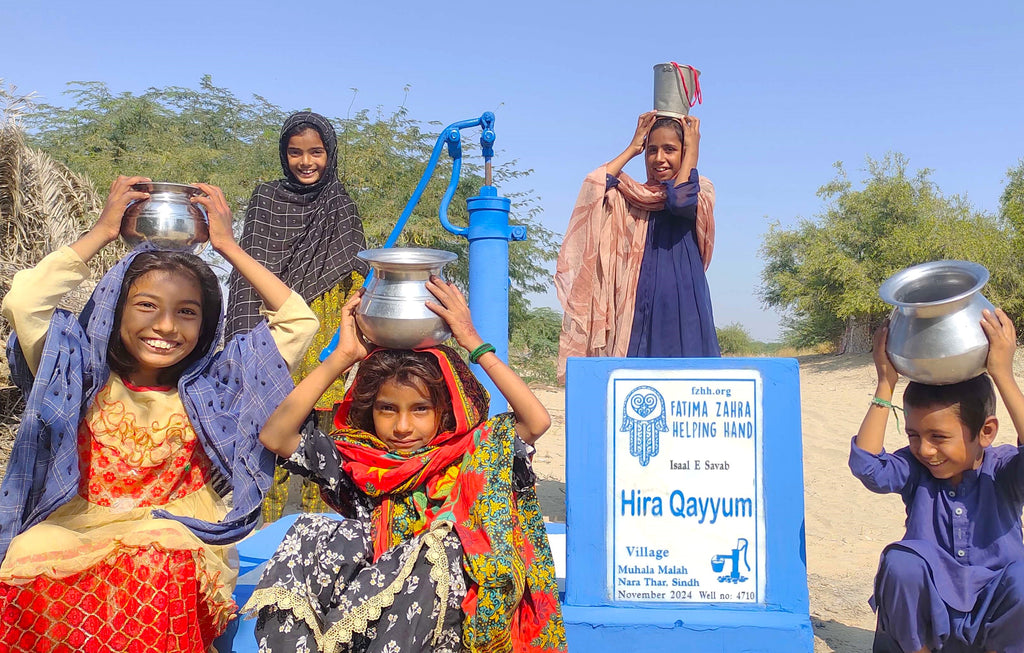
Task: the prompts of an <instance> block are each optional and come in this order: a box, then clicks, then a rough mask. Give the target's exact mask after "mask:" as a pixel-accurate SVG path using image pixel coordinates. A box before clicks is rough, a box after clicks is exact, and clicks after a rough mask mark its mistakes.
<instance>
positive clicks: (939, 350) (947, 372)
mask: <svg viewBox="0 0 1024 653" xmlns="http://www.w3.org/2000/svg"><path fill="white" fill-rule="evenodd" d="M987 282H988V270H986V269H985V267H984V266H982V265H978V264H977V263H971V262H969V261H932V262H930V263H922V264H920V265H914V266H912V267H909V268H906V269H904V270H901V271H899V272H897V273H896V274H894V275H892V276H891V277H889V278H888V279H886V280H885V282H884V283H883V284H882V285H881V287H880V288H879V289H878V294H879V296H880V297H881V298H882V300H883V301H885V302H887V303H889V304H892V305H893V306H895V307H896V308H895V309H894V310H893V312H892V316H891V317H890V318H889V335H888V342H887V343H886V348H885V351H886V353H888V354H889V360H891V361H892V364H893V366H894V367H895V368H896V371H897V372H899V373H900V374H902V375H904V376H906V377H907V378H909V379H911V380H913V381H918V382H920V383H927V384H930V385H947V384H950V383H958V382H960V381H966V380H967V379H970V378H974V377H975V376H978V375H979V374H981V373H982V372H984V371H985V361H986V359H987V358H988V338H986V337H985V332H984V331H983V330H982V328H981V312H982V311H983V310H985V309H988V310H990V311H994V310H995V308H994V307H993V306H992V304H991V303H990V302H989V301H988V300H987V299H985V298H984V297H983V296H982V295H981V289H982V287H984V285H985V284H986V283H987Z"/></svg>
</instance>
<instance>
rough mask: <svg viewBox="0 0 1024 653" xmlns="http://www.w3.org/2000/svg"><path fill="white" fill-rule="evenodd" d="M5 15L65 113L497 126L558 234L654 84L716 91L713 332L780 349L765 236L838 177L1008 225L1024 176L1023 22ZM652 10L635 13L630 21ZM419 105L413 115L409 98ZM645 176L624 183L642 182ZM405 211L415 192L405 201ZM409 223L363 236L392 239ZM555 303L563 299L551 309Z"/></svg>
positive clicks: (901, 9) (517, 5)
mask: <svg viewBox="0 0 1024 653" xmlns="http://www.w3.org/2000/svg"><path fill="white" fill-rule="evenodd" d="M308 6H309V7H310V9H304V8H303V5H302V4H301V3H280V4H279V3H272V2H266V1H263V0H253V1H249V2H244V3H243V2H214V1H208V2H194V1H192V0H185V1H180V2H175V3H173V4H171V3H136V4H131V3H112V2H102V1H97V2H88V3H85V2H66V1H64V0H56V1H51V2H14V1H6V2H2V3H0V78H3V79H4V80H5V82H6V83H7V84H13V85H15V86H16V87H17V89H18V90H19V91H21V92H29V91H35V92H37V93H38V94H39V95H40V96H41V98H42V99H43V100H44V101H47V102H51V103H58V104H59V103H62V102H64V101H65V100H64V98H62V96H61V93H62V91H63V90H64V89H65V84H66V83H67V82H69V81H73V80H78V81H84V80H90V81H103V82H106V83H107V84H108V85H109V86H110V88H111V89H112V90H113V91H115V92H121V91H132V92H140V91H143V90H145V89H146V88H148V87H151V86H156V87H163V86H169V85H180V86H192V87H194V86H196V85H197V83H198V81H199V79H200V77H201V76H202V75H204V74H210V75H212V76H213V81H214V83H215V84H217V85H218V86H223V87H226V88H229V89H230V90H231V91H232V92H234V93H235V94H236V95H238V96H240V97H244V98H248V97H250V96H251V95H252V94H259V95H262V96H264V97H266V98H268V99H269V100H270V101H272V102H274V103H275V104H278V105H281V106H282V107H284V108H286V109H291V108H299V107H307V106H308V107H310V108H312V109H313V110H315V111H318V112H320V113H323V114H326V115H329V116H344V115H346V113H347V112H348V110H349V105H350V104H351V103H352V92H351V90H350V89H352V88H357V89H359V92H358V94H357V96H356V98H355V105H354V106H355V108H365V107H370V108H372V107H378V106H379V107H382V108H383V110H384V111H386V112H387V111H390V110H392V109H394V108H395V107H396V106H398V105H399V104H401V103H402V102H403V98H404V101H405V104H406V106H407V107H408V109H409V111H410V115H411V117H412V118H414V119H417V120H421V121H430V120H436V121H440V122H443V123H448V122H452V121H455V120H461V119H464V118H469V117H474V116H477V115H479V114H480V113H481V112H482V111H485V110H492V111H495V113H496V114H497V124H496V131H497V135H498V142H497V148H498V153H499V156H502V157H505V158H516V159H518V160H519V163H520V165H521V166H522V167H524V168H532V169H533V171H534V172H533V175H531V177H530V178H529V179H528V182H527V186H528V187H530V188H532V189H533V190H534V191H535V192H536V193H537V195H538V196H539V197H540V198H541V204H542V206H543V208H544V214H543V221H544V223H545V224H546V225H547V226H549V227H550V228H551V229H553V230H555V231H558V232H562V231H563V230H564V229H565V225H566V223H567V221H568V217H569V213H570V211H571V209H572V205H573V203H574V201H575V198H576V194H577V191H578V190H579V185H580V182H581V181H582V179H583V177H584V176H585V175H586V174H587V172H589V171H590V170H592V169H594V168H596V167H597V166H598V165H599V164H601V163H603V162H604V161H606V160H608V159H611V158H612V157H614V156H615V155H616V154H618V153H619V152H620V151H621V150H622V149H623V148H624V147H625V146H626V144H627V143H628V142H629V139H630V137H631V136H632V133H633V128H634V126H635V124H636V116H637V115H638V114H639V113H641V112H643V111H645V110H647V109H649V108H651V102H652V100H651V96H652V77H653V73H652V71H651V69H652V66H653V65H654V64H655V63H658V62H662V61H670V60H675V61H678V62H680V63H689V64H692V65H694V66H696V67H697V68H699V69H700V70H701V71H702V73H703V74H702V77H701V82H702V88H703V92H704V104H703V105H701V106H698V107H696V108H695V110H694V115H697V116H698V117H700V118H701V121H702V122H701V132H702V139H701V158H700V170H701V173H702V174H704V175H706V176H708V177H710V178H711V179H712V180H713V181H714V182H715V186H716V190H717V194H718V200H717V206H716V209H715V214H716V219H717V223H718V237H717V242H716V247H715V257H714V261H713V263H712V266H711V270H710V271H709V282H710V284H711V291H712V297H713V299H714V304H715V317H716V322H717V323H718V325H719V326H724V325H725V324H729V323H731V322H740V323H742V324H744V325H745V326H746V327H747V328H748V330H749V331H750V332H751V333H752V334H753V335H754V336H755V337H757V338H759V339H764V340H771V339H773V338H774V337H775V336H776V335H777V331H778V316H777V315H775V314H774V313H772V312H768V311H764V310H763V309H762V308H761V306H760V303H759V301H758V300H757V297H756V294H755V293H756V288H757V286H758V284H759V279H760V277H759V275H760V271H761V267H762V263H761V261H760V260H759V259H758V256H757V249H758V246H759V245H760V242H761V236H762V235H763V233H764V232H765V230H766V229H767V227H768V224H769V223H770V222H771V221H775V220H778V221H780V222H781V223H782V224H783V225H791V224H794V223H795V221H796V220H798V219H800V218H811V217H813V216H814V215H815V214H816V213H818V212H819V211H820V210H821V209H822V203H821V200H820V199H819V198H818V197H817V196H816V195H815V193H816V191H817V189H818V187H819V186H820V185H822V184H823V183H825V182H827V181H828V180H829V179H831V178H832V176H833V169H832V164H833V163H834V162H836V161H843V162H844V163H845V164H846V167H847V170H848V171H849V172H850V173H851V177H852V178H853V179H854V180H855V181H858V180H860V179H861V178H862V177H863V173H862V170H863V168H864V160H865V156H871V157H881V156H883V155H884V154H885V153H886V152H889V151H900V152H903V153H904V154H906V155H907V156H908V157H909V159H910V165H911V167H912V168H913V169H918V168H931V169H933V170H934V173H933V179H934V180H935V181H936V182H937V183H938V185H939V186H940V188H941V189H942V190H943V191H944V192H946V193H947V194H953V193H958V194H961V195H964V196H966V197H967V198H968V200H969V201H970V202H971V203H972V204H974V205H975V206H976V207H978V208H981V209H985V210H989V211H995V210H996V209H997V208H998V200H999V194H1000V193H1001V191H1002V188H1003V185H1004V183H1005V181H1004V176H1005V173H1006V171H1007V169H1008V168H1010V167H1011V166H1013V165H1015V164H1016V163H1017V162H1018V160H1019V159H1020V158H1021V157H1022V156H1024V117H1022V114H1024V76H1022V73H1021V70H1022V64H1021V61H1022V59H1021V49H1020V42H1021V34H1022V33H1024V3H1019V2H999V3H989V2H974V3H963V2H957V3H953V2H927V3H926V2H919V3H918V2H913V3H911V2H894V1H893V2H885V3H882V2H871V1H866V2H856V3H853V2H847V3H840V2H827V1H824V0H822V1H819V2H787V3H773V2H732V3H727V2H719V3H691V2H686V3H683V2H664V3H657V4H654V3H645V4H643V5H640V4H639V3H628V2H605V1H599V2H543V3H542V2H536V1H535V0H520V1H518V2H505V3H494V4H491V5H489V4H488V3H483V2H453V3H447V4H443V5H441V4H438V5H430V4H428V3H423V2H404V1H399V0H396V1H391V2H320V3H310V4H309V5H308ZM630 7H637V8H635V9H634V8H630ZM406 85H409V86H410V87H411V90H410V92H409V94H408V97H405V93H404V92H403V88H404V87H405V86H406ZM639 164H640V161H639V160H637V161H634V162H633V163H632V164H631V165H630V166H629V167H627V171H629V172H631V173H633V174H634V175H637V176H643V173H642V166H641V165H639ZM409 191H410V192H411V191H412V189H411V188H410V189H409ZM395 217H397V216H365V219H388V220H394V218H395ZM536 301H537V302H538V303H541V304H548V305H555V304H556V301H555V299H554V295H553V293H552V294H551V295H550V296H548V297H538V298H536Z"/></svg>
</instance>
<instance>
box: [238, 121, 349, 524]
mask: <svg viewBox="0 0 1024 653" xmlns="http://www.w3.org/2000/svg"><path fill="white" fill-rule="evenodd" d="M279 148H280V156H281V168H282V169H283V170H284V179H279V180H277V181H272V182H269V183H265V184H260V185H259V186H257V187H256V190H254V191H253V194H252V198H251V199H250V200H249V207H248V209H246V212H245V223H244V226H243V228H242V238H241V240H240V241H239V244H240V245H241V246H242V248H243V249H245V251H247V252H248V253H249V254H250V255H251V256H252V257H253V258H255V259H256V260H257V261H259V262H260V263H262V264H263V265H265V266H266V267H267V268H268V269H269V270H270V271H271V272H273V273H274V274H276V275H277V276H278V277H279V278H280V279H281V280H282V281H284V282H285V283H286V284H287V285H288V286H289V287H290V288H291V289H293V290H294V291H295V292H297V293H299V294H300V295H302V298H303V299H305V300H306V303H307V304H309V307H310V308H311V309H313V312H314V313H316V315H317V317H318V318H319V319H320V331H319V332H318V333H317V334H316V336H315V337H314V338H313V343H312V345H311V346H310V348H309V351H308V352H307V353H306V357H305V359H304V360H303V361H302V362H301V363H300V364H299V365H298V367H297V368H296V369H294V370H293V377H294V378H295V382H296V383H298V382H299V381H301V380H302V379H303V378H305V376H306V375H307V374H308V373H309V372H310V371H312V370H313V368H315V367H316V366H317V365H318V364H319V361H318V360H317V355H318V354H319V352H320V350H321V349H323V347H324V346H326V345H327V343H328V342H330V339H331V337H332V336H333V335H334V332H335V331H337V329H338V324H339V322H340V319H341V307H342V306H343V305H344V304H345V302H346V301H347V299H348V297H349V296H350V295H351V293H352V292H354V291H356V290H358V289H359V287H360V286H362V283H363V277H364V275H365V274H366V267H365V263H363V262H362V261H360V260H359V259H358V258H356V253H357V252H359V251H360V250H363V249H365V248H366V238H365V236H364V235H363V223H362V220H361V219H360V218H359V212H358V210H357V209H356V205H355V202H353V201H352V198H351V197H349V196H348V193H346V192H345V187H344V186H343V185H342V183H341V181H339V180H338V171H337V168H338V138H337V136H336V135H335V133H334V128H333V127H332V126H331V123H330V122H328V121H327V119H326V118H324V117H323V116H321V115H319V114H316V113H312V112H309V111H301V112H299V113H296V114H293V115H292V116H291V117H289V118H288V119H287V120H286V121H285V123H284V126H283V127H282V129H281V140H280V144H279ZM260 305H261V302H260V299H259V297H258V296H257V295H256V293H255V291H253V289H252V287H251V286H250V285H249V284H248V283H247V282H246V281H245V279H243V278H242V277H241V276H239V275H238V274H237V273H236V272H233V273H232V274H231V280H230V294H229V297H228V313H227V321H226V335H227V337H228V338H230V337H231V336H232V335H234V334H235V333H238V332H244V331H248V330H250V329H252V327H253V326H254V325H255V324H256V323H257V322H259V321H260V320H261V319H262V316H261V315H260ZM343 396H344V388H343V383H342V381H340V380H339V381H338V382H336V383H335V385H334V386H332V387H331V388H329V389H328V391H327V392H326V393H325V394H324V396H323V398H322V399H321V401H320V402H319V403H318V404H317V411H316V412H317V416H318V417H322V418H323V419H325V420H326V421H327V423H329V420H330V411H331V410H332V409H333V407H334V404H335V403H336V402H340V401H341V399H342V397H343ZM278 477H280V478H278ZM285 482H287V473H286V472H284V471H283V470H281V469H280V468H279V469H278V473H277V474H276V475H275V488H274V489H273V490H272V492H271V494H270V495H268V497H267V500H266V502H265V504H264V511H263V514H264V519H265V520H266V521H273V520H275V519H277V518H278V517H279V516H280V515H281V512H282V510H283V508H284V502H285V499H286V491H285V488H284V487H283V485H282V484H283V483H285ZM302 505H303V509H305V510H308V511H323V510H326V505H324V504H323V503H322V501H321V500H320V498H319V493H318V492H317V491H316V489H315V487H313V488H304V489H303V501H302Z"/></svg>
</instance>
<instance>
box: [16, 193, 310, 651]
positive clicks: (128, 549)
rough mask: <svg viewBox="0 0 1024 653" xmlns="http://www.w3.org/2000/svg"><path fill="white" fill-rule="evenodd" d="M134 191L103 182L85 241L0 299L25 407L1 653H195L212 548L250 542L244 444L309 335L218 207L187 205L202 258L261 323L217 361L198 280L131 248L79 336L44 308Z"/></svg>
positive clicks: (215, 299) (211, 593) (66, 286)
mask: <svg viewBox="0 0 1024 653" xmlns="http://www.w3.org/2000/svg"><path fill="white" fill-rule="evenodd" d="M144 181H149V180H148V179H145V178H143V177H118V179H117V180H116V181H115V182H114V183H113V185H112V187H111V191H110V196H109V197H108V199H107V202H106V204H105V206H104V208H103V212H102V213H101V215H100V217H99V220H98V221H97V223H96V225H95V226H94V227H93V228H92V229H91V230H90V231H89V232H88V233H87V234H85V235H84V236H82V237H81V238H80V239H79V240H78V241H76V242H75V243H73V244H72V245H71V246H70V247H62V248H61V249H59V250H57V251H56V252H54V253H52V254H50V255H49V256H47V257H46V258H44V259H43V260H42V261H40V263H39V264H38V265H37V266H36V267H35V268H33V269H31V270H24V271H21V272H19V273H18V274H16V275H15V276H14V279H13V281H12V284H11V289H10V291H9V292H8V293H7V295H6V296H5V297H4V300H3V315H4V317H5V318H6V319H7V320H9V321H10V322H11V324H12V325H13V327H14V335H13V336H12V337H11V340H10V343H9V345H8V357H9V360H10V364H11V376H12V378H13V379H14V380H15V381H16V382H17V383H18V385H19V386H20V387H21V389H22V391H23V392H24V393H25V395H26V410H25V414H24V416H23V419H22V423H21V427H20V428H19V430H18V435H17V438H16V440H15V443H14V448H13V451H12V453H11V459H10V463H9V465H8V467H7V473H6V476H5V477H4V480H3V484H2V485H0V557H2V564H0V615H2V618H0V641H2V642H4V643H6V644H8V645H11V646H12V648H16V649H17V650H25V651H28V650H39V651H51V650H52V651H59V650H68V651H82V650H118V651H128V650H130V651H154V652H156V651H161V652H163V651H175V652H178V651H188V652H195V653H199V652H201V651H207V650H208V649H209V647H210V646H211V644H212V642H213V640H214V639H215V638H216V637H217V636H218V635H219V634H220V633H222V632H223V631H224V629H225V628H226V626H227V623H228V621H229V619H231V618H232V615H233V612H234V610H235V605H234V602H233V601H232V598H231V593H232V590H233V588H234V584H235V577H236V573H237V572H236V566H235V565H234V564H233V563H232V558H233V556H234V553H233V547H230V546H229V545H230V543H232V542H234V541H237V540H238V539H241V538H242V537H244V536H245V535H246V534H247V533H248V532H249V531H250V530H251V529H252V528H253V527H254V526H255V525H256V522H257V520H258V517H259V506H260V500H261V498H262V493H263V491H264V490H265V488H266V487H267V486H268V485H269V483H270V478H271V476H270V475H271V472H272V469H273V456H272V455H271V454H270V453H269V452H267V451H266V450H265V449H263V447H262V446H261V445H260V444H259V442H258V440H257V434H258V431H259V428H260V426H261V425H262V424H263V422H264V421H265V420H266V418H267V417H268V416H269V415H270V413H271V412H272V411H273V409H274V408H275V407H276V406H277V404H278V403H279V402H280V401H281V400H282V399H284V397H285V396H287V394H288V392H289V390H290V389H291V388H292V382H291V378H290V375H289V372H288V365H291V364H293V363H294V362H295V361H296V360H298V359H299V357H300V356H301V354H302V353H303V352H304V351H305V349H306V347H307V345H308V343H309V340H310V338H311V337H312V335H313V333H314V332H315V331H316V329H317V321H316V318H315V317H314V316H313V314H312V313H311V312H310V310H309V308H308V307H307V306H306V305H305V303H304V302H303V301H302V299H301V297H299V296H298V295H297V294H296V293H294V292H292V291H291V290H290V289H289V288H288V287H287V286H285V285H284V284H283V283H282V282H281V281H280V280H279V279H277V277H275V276H274V275H273V274H271V273H270V272H269V271H268V270H267V269H266V268H264V267H263V266H261V265H260V264H259V263H257V262H256V261H254V260H253V259H252V258H251V257H250V256H249V255H247V254H246V253H245V252H244V251H242V249H241V248H240V247H239V246H238V245H237V244H236V243H235V240H234V237H233V235H232V232H231V217H232V215H231V210H230V208H229V207H228V205H227V201H226V200H225V199H224V194H223V193H222V192H221V190H220V189H219V188H217V187H214V186H209V185H206V184H198V186H199V188H200V189H202V191H203V192H204V193H205V195H204V196H199V197H196V198H194V199H193V201H194V202H196V203H198V204H202V205H203V206H204V207H205V208H206V210H207V213H208V216H209V226H210V243H211V245H212V246H213V247H214V249H215V250H217V252H219V253H220V254H221V255H222V256H223V257H224V258H225V259H226V260H227V261H228V262H229V263H230V264H231V265H232V266H234V268H235V269H236V270H237V271H238V272H239V273H240V274H241V275H243V276H244V277H245V278H246V279H248V281H249V283H251V284H252V286H253V287H254V288H255V289H256V290H257V292H258V293H259V295H260V297H261V298H262V300H263V303H264V306H265V308H266V314H267V318H266V320H264V321H263V322H261V323H259V324H257V325H256V327H255V328H254V329H253V330H252V331H251V332H249V333H245V334H241V335H239V336H237V337H235V338H233V339H231V340H229V341H228V342H227V343H226V344H225V345H224V348H223V349H221V350H220V351H218V344H219V342H220V331H221V326H222V314H221V311H222V306H221V293H220V284H219V282H218V280H217V278H216V276H215V275H214V273H213V271H212V270H211V269H210V267H209V266H208V265H206V263H204V262H203V261H202V260H200V259H199V258H198V257H196V256H194V255H192V254H187V253H182V252H166V251H156V250H153V249H152V248H150V247H148V246H147V245H143V246H141V247H140V248H137V249H136V250H135V251H133V252H131V253H130V254H128V255H127V256H126V257H125V258H123V259H122V260H121V261H120V262H119V263H117V264H116V265H115V266H114V267H113V268H112V269H111V270H110V271H109V272H108V273H107V274H106V275H104V277H103V278H102V279H101V280H100V282H99V284H98V285H97V286H96V289H95V291H94V292H93V295H92V297H91V299H90V300H89V303H88V304H87V305H86V308H85V309H84V310H83V312H82V315H81V316H80V317H79V318H77V319H76V317H75V316H73V315H71V314H70V313H68V312H67V311H64V310H61V309H57V308H56V307H57V305H58V304H59V303H60V301H61V298H62V297H63V296H64V295H65V294H66V293H67V292H70V291H72V290H74V289H75V288H76V287H78V286H79V285H80V284H81V283H83V282H84V281H85V280H86V278H87V277H88V273H89V268H88V267H87V266H86V263H87V262H88V261H89V260H90V259H91V258H92V257H93V256H94V255H95V254H96V253H97V252H99V251H100V249H102V248H103V247H104V246H105V245H107V244H108V243H110V242H111V241H113V240H114V239H115V238H117V235H118V231H119V227H120V223H121V216H122V215H123V213H124V211H125V208H126V206H127V205H128V203H129V202H131V201H133V200H140V199H144V198H146V197H148V195H147V194H146V193H143V192H139V191H137V190H134V189H133V188H132V185H133V184H135V183H138V182H144ZM228 491H231V492H232V493H233V494H232V507H231V509H230V510H228V508H227V506H226V504H225V501H224V499H223V497H224V496H225V495H226V493H227V492H228ZM62 647H63V648H62Z"/></svg>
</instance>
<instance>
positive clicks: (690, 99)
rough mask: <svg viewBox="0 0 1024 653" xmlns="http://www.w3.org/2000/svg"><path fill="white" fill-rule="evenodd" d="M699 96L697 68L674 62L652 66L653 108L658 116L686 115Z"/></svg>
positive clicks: (676, 116) (678, 116)
mask: <svg viewBox="0 0 1024 653" xmlns="http://www.w3.org/2000/svg"><path fill="white" fill-rule="evenodd" d="M700 97H701V96H700V71H699V70H697V69H696V68H694V67H693V66H680V65H679V64H677V63H674V62H672V63H659V64H656V65H655V66H654V110H655V111H657V112H658V116H659V117H660V116H668V117H670V118H682V117H684V116H688V115H690V108H691V107H692V106H693V105H694V104H696V103H697V102H699V101H700Z"/></svg>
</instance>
